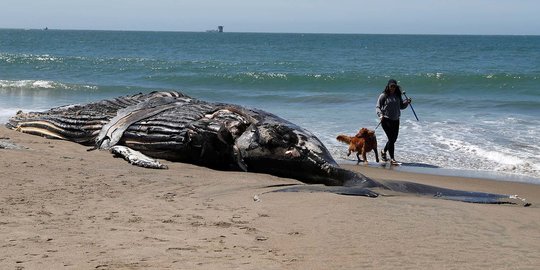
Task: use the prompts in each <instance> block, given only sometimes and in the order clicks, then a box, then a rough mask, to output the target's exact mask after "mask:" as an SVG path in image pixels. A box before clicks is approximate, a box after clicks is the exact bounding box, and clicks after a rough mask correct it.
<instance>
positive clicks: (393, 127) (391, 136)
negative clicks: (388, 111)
mask: <svg viewBox="0 0 540 270" xmlns="http://www.w3.org/2000/svg"><path fill="white" fill-rule="evenodd" d="M381 126H382V128H383V130H384V133H386V137H388V141H387V142H386V145H385V146H384V152H386V151H388V153H389V154H390V158H391V159H394V144H395V143H396V141H397V137H398V134H399V119H398V120H390V119H388V118H383V120H382V123H381Z"/></svg>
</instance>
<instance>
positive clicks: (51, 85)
mask: <svg viewBox="0 0 540 270" xmlns="http://www.w3.org/2000/svg"><path fill="white" fill-rule="evenodd" d="M25 89H26V90H35V89H60V90H97V89H98V86H95V85H81V84H65V83H61V82H55V81H48V80H17V81H12V80H0V90H25Z"/></svg>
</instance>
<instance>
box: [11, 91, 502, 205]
mask: <svg viewBox="0 0 540 270" xmlns="http://www.w3.org/2000/svg"><path fill="white" fill-rule="evenodd" d="M6 126H7V127H9V128H11V129H15V130H18V131H21V132H25V133H30V134H35V135H40V136H44V137H47V138H56V139H64V140H70V141H74V142H77V143H81V144H84V145H89V146H90V145H92V146H95V147H96V148H101V149H110V148H113V147H116V146H125V147H128V148H130V149H133V150H137V151H140V152H141V153H143V154H145V155H147V156H150V157H153V158H160V159H166V160H170V161H179V162H186V163H193V164H198V165H202V166H207V167H211V168H216V169H224V170H244V171H250V172H261V173H268V174H272V175H277V176H282V177H289V178H295V179H298V180H300V181H302V182H305V183H310V184H324V185H326V186H334V187H333V188H332V187H327V188H325V187H316V188H314V187H309V186H303V187H293V188H290V189H287V190H288V191H296V190H298V189H312V190H313V189H317V190H323V191H330V192H335V193H340V194H350V195H363V196H370V197H376V196H377V195H378V193H376V192H375V191H373V188H375V189H376V190H393V191H398V192H408V193H414V194H423V195H431V196H436V197H440V198H446V199H453V200H460V201H469V202H483V203H513V201H512V199H511V198H510V197H509V196H507V195H499V194H488V193H477V192H467V191H455V190H449V189H442V188H437V187H431V186H425V185H420V184H415V183H406V182H398V181H396V182H384V183H381V182H377V181H375V180H372V179H370V178H368V177H366V176H364V175H361V174H358V173H355V172H352V171H348V170H345V169H342V168H340V167H339V166H338V165H337V163H336V162H335V161H334V159H333V158H332V156H331V155H330V153H329V151H328V150H327V149H326V147H325V146H324V144H323V143H322V142H321V141H320V140H319V139H318V138H317V137H316V136H314V135H313V134H312V133H310V132H309V131H307V130H305V129H303V128H301V127H299V126H297V125H295V124H293V123H290V122H288V121H286V120H284V119H282V118H279V117H278V116H276V115H273V114H271V113H268V112H265V111H262V110H257V109H247V108H244V107H242V106H238V105H233V104H222V103H209V102H205V101H201V100H197V99H194V98H190V97H188V96H186V95H184V94H182V93H179V92H152V93H149V94H137V95H133V96H125V97H119V98H115V99H112V100H103V101H99V102H95V103H90V104H86V105H69V106H63V107H58V108H53V109H51V110H48V111H45V112H31V113H23V112H19V113H17V115H15V116H14V117H12V118H11V119H10V120H9V122H8V123H7V124H6Z"/></svg>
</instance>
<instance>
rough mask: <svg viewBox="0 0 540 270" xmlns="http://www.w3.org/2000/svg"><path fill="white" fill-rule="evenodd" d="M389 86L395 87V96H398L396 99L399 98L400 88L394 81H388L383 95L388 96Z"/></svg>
mask: <svg viewBox="0 0 540 270" xmlns="http://www.w3.org/2000/svg"><path fill="white" fill-rule="evenodd" d="M390 85H395V86H396V92H395V93H396V95H398V97H400V98H401V87H400V86H399V85H398V84H397V81H396V80H394V79H390V80H389V81H388V83H387V84H386V87H385V88H384V91H383V92H384V93H385V94H386V95H389V94H390Z"/></svg>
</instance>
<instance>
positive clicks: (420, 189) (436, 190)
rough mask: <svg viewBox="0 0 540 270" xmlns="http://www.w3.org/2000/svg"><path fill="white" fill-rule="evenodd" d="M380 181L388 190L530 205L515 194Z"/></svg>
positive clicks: (461, 199) (455, 198) (492, 202)
mask: <svg viewBox="0 0 540 270" xmlns="http://www.w3.org/2000/svg"><path fill="white" fill-rule="evenodd" d="M381 183H382V184H383V185H384V186H385V187H386V188H388V189H389V190H392V191H395V192H401V193H408V194H414V195H418V196H429V197H433V198H436V199H444V200H452V201H460V202H469V203H485V204H515V205H523V206H530V205H531V204H530V203H526V202H525V199H523V198H520V197H518V196H517V195H507V194H496V193H485V192H476V191H464V190H455V189H448V188H441V187H435V186H430V185H424V184H419V183H413V182H406V181H381Z"/></svg>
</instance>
